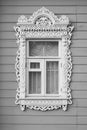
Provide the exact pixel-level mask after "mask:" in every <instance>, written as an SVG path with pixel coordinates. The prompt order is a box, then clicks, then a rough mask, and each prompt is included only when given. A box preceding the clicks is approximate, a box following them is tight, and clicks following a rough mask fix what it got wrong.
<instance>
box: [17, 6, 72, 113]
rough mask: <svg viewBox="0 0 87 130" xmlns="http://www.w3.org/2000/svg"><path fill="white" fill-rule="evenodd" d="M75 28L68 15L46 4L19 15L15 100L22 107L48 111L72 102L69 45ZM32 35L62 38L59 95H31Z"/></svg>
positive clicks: (44, 37)
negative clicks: (28, 44)
mask: <svg viewBox="0 0 87 130" xmlns="http://www.w3.org/2000/svg"><path fill="white" fill-rule="evenodd" d="M73 28H74V27H73V26H71V25H70V23H69V19H68V17H67V16H61V17H60V18H58V17H57V16H56V15H54V14H53V13H52V12H51V11H49V10H48V9H46V8H45V7H42V8H41V9H39V10H38V11H36V12H34V13H33V15H32V16H30V17H29V18H27V17H26V16H20V17H19V18H18V23H17V26H16V27H15V31H16V37H17V44H18V51H17V57H16V65H15V68H16V76H17V82H18V89H17V94H16V102H15V103H16V104H19V105H20V107H21V110H25V108H29V109H35V110H41V111H46V110H54V109H58V108H62V109H63V110H64V111H65V110H67V105H68V104H72V101H71V90H70V80H71V70H72V62H71V53H70V49H69V45H70V43H71V40H70V39H71V36H72V30H73ZM30 38H33V39H34V38H35V39H36V38H40V39H41V38H42V39H46V38H49V39H53V40H55V39H58V40H59V41H60V43H61V45H62V60H61V63H62V69H61V86H59V94H58V96H57V98H55V97H54V98H53V99H52V98H51V99H50V98H44V99H42V98H41V99H31V98H29V97H28V96H27V95H26V87H25V86H26V76H25V75H26V70H25V62H26V61H25V59H26V41H27V39H30Z"/></svg>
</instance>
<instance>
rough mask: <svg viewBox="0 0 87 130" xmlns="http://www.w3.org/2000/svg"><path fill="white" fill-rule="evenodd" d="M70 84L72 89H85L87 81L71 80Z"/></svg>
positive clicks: (86, 88)
mask: <svg viewBox="0 0 87 130" xmlns="http://www.w3.org/2000/svg"><path fill="white" fill-rule="evenodd" d="M70 86H71V89H72V90H81V91H83V90H87V82H71V84H70Z"/></svg>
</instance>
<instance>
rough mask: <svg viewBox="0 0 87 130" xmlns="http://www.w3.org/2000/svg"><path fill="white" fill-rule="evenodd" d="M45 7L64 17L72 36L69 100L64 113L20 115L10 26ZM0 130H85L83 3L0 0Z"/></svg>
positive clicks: (86, 30) (86, 24)
mask: <svg viewBox="0 0 87 130" xmlns="http://www.w3.org/2000/svg"><path fill="white" fill-rule="evenodd" d="M42 6H46V7H47V8H48V9H50V10H51V11H53V12H54V13H55V14H56V15H58V16H60V15H63V14H64V15H67V16H68V17H69V18H70V21H72V24H73V25H74V26H75V30H74V34H73V37H72V45H71V52H72V62H73V73H72V82H71V89H72V97H73V105H72V106H70V107H69V109H68V111H66V112H64V111H62V110H58V111H50V112H38V111H32V110H27V111H26V112H22V111H21V110H20V109H19V107H18V106H16V105H15V95H16V88H17V82H16V75H15V57H16V51H17V45H16V37H15V32H14V29H13V27H14V26H15V25H16V22H17V20H18V17H19V16H20V15H26V16H29V15H31V14H32V13H33V12H34V11H36V10H37V9H39V8H40V7H42ZM0 130H87V0H82V1H81V0H0Z"/></svg>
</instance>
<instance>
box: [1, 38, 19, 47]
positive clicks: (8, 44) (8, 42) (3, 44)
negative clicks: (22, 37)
mask: <svg viewBox="0 0 87 130" xmlns="http://www.w3.org/2000/svg"><path fill="white" fill-rule="evenodd" d="M0 47H11V48H12V47H14V48H16V47H17V43H16V40H0Z"/></svg>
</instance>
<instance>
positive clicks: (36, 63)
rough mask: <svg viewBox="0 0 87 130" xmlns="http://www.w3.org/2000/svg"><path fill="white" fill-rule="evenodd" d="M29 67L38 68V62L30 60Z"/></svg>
mask: <svg viewBox="0 0 87 130" xmlns="http://www.w3.org/2000/svg"><path fill="white" fill-rule="evenodd" d="M30 68H33V69H37V68H40V63H38V62H31V63H30Z"/></svg>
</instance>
